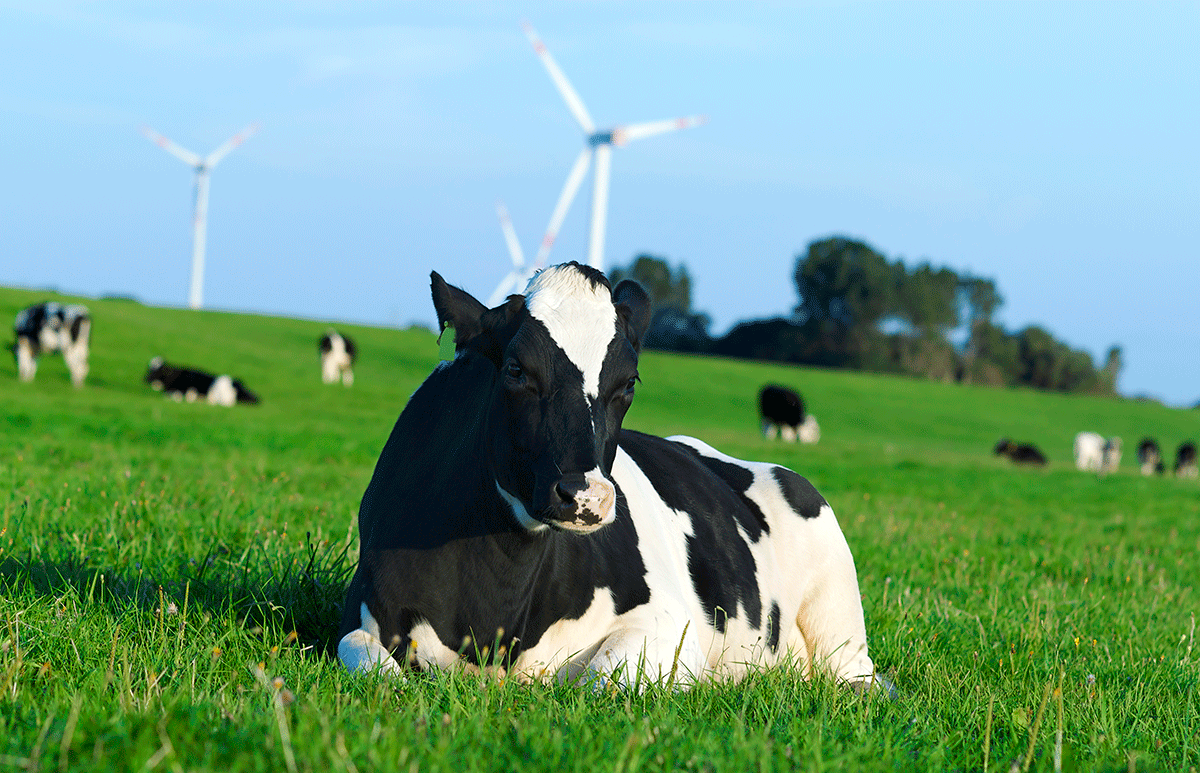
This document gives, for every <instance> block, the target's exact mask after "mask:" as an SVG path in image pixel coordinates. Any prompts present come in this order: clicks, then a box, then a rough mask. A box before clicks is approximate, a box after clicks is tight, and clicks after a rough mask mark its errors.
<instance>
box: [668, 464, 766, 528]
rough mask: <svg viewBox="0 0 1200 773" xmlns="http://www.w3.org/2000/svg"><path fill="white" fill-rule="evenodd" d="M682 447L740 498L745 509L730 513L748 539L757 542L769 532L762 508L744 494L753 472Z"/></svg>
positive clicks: (750, 484)
mask: <svg viewBox="0 0 1200 773" xmlns="http://www.w3.org/2000/svg"><path fill="white" fill-rule="evenodd" d="M684 448H685V449H686V450H687V452H688V453H690V454H692V455H693V456H694V457H696V459H697V460H699V462H700V463H701V464H703V465H704V466H705V467H707V468H708V469H709V470H711V471H712V473H713V474H714V475H716V476H717V477H718V478H720V479H721V480H723V481H725V483H726V484H728V486H729V488H731V489H733V491H734V492H735V493H736V494H737V495H738V498H739V499H741V500H742V504H743V505H745V509H744V510H742V509H739V510H737V511H735V512H733V513H731V515H733V517H734V518H736V519H737V521H738V525H739V526H741V527H742V530H743V531H745V532H746V536H748V537H749V538H750V541H751V542H758V541H759V539H761V538H762V535H763V534H770V532H771V528H770V527H769V526H768V525H767V517H766V516H765V515H763V512H762V509H761V508H760V507H759V506H758V505H757V504H756V503H755V502H754V500H753V499H751V498H750V497H748V496H746V492H748V491H749V490H750V487H751V486H753V485H754V473H753V472H752V471H751V470H749V469H747V468H745V467H743V466H741V465H739V464H733V463H732V462H726V461H723V460H721V459H714V458H713V457H711V456H705V455H704V454H702V453H700V452H699V451H697V450H696V449H694V448H692V447H691V446H684Z"/></svg>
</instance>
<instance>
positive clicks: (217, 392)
mask: <svg viewBox="0 0 1200 773" xmlns="http://www.w3.org/2000/svg"><path fill="white" fill-rule="evenodd" d="M207 399H208V403H209V405H221V406H224V407H226V408H229V407H230V406H232V405H233V404H234V403H236V402H237V389H235V388H234V386H233V379H231V378H230V377H229V376H217V377H216V379H215V380H214V381H213V382H212V386H210V387H209V388H208V395H207ZM189 402H190V400H189Z"/></svg>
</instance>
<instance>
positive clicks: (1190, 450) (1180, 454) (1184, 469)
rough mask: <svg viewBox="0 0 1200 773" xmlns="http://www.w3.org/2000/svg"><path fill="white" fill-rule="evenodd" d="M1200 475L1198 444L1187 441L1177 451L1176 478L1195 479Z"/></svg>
mask: <svg viewBox="0 0 1200 773" xmlns="http://www.w3.org/2000/svg"><path fill="white" fill-rule="evenodd" d="M1198 473H1200V468H1198V467H1197V465H1196V444H1195V443H1193V442H1192V441H1190V440H1185V441H1184V442H1182V443H1180V444H1179V448H1178V449H1177V450H1176V451H1175V477H1177V478H1195V477H1197V474H1198Z"/></svg>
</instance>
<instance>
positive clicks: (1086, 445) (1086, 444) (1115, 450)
mask: <svg viewBox="0 0 1200 773" xmlns="http://www.w3.org/2000/svg"><path fill="white" fill-rule="evenodd" d="M1120 465H1121V438H1119V437H1113V438H1107V439H1105V438H1104V436H1102V435H1098V434H1096V433H1095V432H1080V433H1079V434H1078V435H1076V436H1075V467H1076V469H1078V470H1081V471H1083V472H1097V473H1100V474H1102V475H1103V474H1105V473H1109V472H1116V470H1117V468H1118V467H1119V466H1120Z"/></svg>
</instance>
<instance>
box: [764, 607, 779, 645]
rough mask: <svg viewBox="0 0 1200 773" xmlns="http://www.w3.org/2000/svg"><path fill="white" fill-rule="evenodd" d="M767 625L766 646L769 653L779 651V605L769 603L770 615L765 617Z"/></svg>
mask: <svg viewBox="0 0 1200 773" xmlns="http://www.w3.org/2000/svg"><path fill="white" fill-rule="evenodd" d="M767 625H768V626H770V629H771V630H770V632H769V636H768V638H767V646H768V647H770V648H771V652H778V651H779V604H778V603H776V602H774V601H772V602H771V614H770V615H768V616H767Z"/></svg>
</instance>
